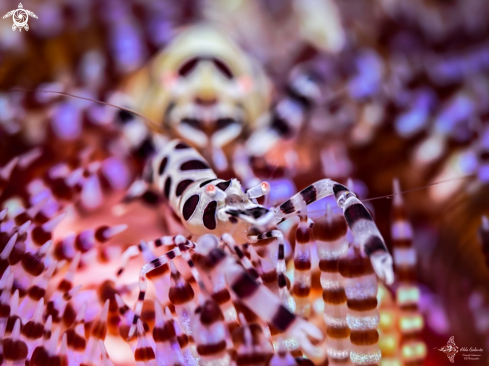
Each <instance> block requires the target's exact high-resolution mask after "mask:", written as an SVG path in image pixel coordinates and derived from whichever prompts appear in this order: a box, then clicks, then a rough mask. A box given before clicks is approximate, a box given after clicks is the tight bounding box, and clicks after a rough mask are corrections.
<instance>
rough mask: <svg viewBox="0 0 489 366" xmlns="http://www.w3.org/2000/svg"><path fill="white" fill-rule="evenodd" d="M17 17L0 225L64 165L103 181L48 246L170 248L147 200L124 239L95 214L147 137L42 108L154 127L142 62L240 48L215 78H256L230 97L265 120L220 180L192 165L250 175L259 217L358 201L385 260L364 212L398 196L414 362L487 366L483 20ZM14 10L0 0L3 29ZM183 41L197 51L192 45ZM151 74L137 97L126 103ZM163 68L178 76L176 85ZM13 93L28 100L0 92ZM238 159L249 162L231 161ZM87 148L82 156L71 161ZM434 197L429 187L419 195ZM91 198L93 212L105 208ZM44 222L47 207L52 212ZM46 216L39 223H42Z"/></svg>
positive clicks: (1, 45)
mask: <svg viewBox="0 0 489 366" xmlns="http://www.w3.org/2000/svg"><path fill="white" fill-rule="evenodd" d="M22 4H23V6H24V9H28V10H30V11H32V12H33V13H34V14H35V15H37V17H38V18H34V17H32V16H31V17H29V21H28V26H29V30H28V31H26V30H25V29H23V30H21V31H19V30H18V29H17V30H15V31H13V30H12V24H13V22H12V18H5V19H2V20H0V166H3V167H5V166H6V165H7V163H8V162H9V161H10V160H11V159H12V158H13V157H14V156H17V155H19V154H24V155H21V156H23V157H24V158H25V161H27V163H25V168H21V167H17V168H16V169H15V170H14V171H13V173H12V175H11V177H10V180H11V182H14V184H8V185H7V186H6V188H5V189H4V190H3V193H2V194H1V196H0V203H1V205H2V207H9V214H13V213H10V209H12V210H13V211H12V212H15V210H19V209H21V208H22V207H23V206H25V201H26V200H28V197H29V194H32V190H33V189H34V190H35V188H33V187H32V186H29V187H30V188H29V187H28V184H27V183H28V182H31V181H33V180H34V179H35V178H36V177H44V178H43V179H44V180H45V181H46V179H47V181H49V182H50V183H49V184H51V183H52V184H54V183H53V181H54V180H56V179H55V178H53V176H52V175H51V176H50V177H48V178H46V174H47V172H48V171H49V169H50V168H51V167H53V166H57V165H58V164H61V163H62V162H68V163H67V164H68V166H69V167H70V169H74V168H75V167H76V166H77V164H79V163H80V161H82V160H83V159H84V158H83V156H90V157H88V158H86V161H85V162H84V163H86V166H87V167H90V164H91V163H93V162H96V161H98V162H100V164H99V165H97V166H94V165H92V166H91V167H92V168H87V169H88V170H89V173H87V175H88V176H87V177H86V180H85V181H84V183H83V184H82V185H81V186H80V187H79V191H81V192H82V193H81V195H82V197H81V200H80V202H78V203H77V204H76V205H75V207H76V210H77V215H78V216H77V219H76V220H72V221H71V223H70V227H67V228H64V229H63V230H64V231H63V230H61V231H59V232H58V233H57V236H58V237H62V236H63V234H64V233H66V232H68V231H71V230H74V229H77V228H82V227H86V226H87V225H88V226H90V225H92V226H93V225H94V223H95V224H99V223H102V222H101V221H104V222H106V223H120V222H124V223H128V222H131V225H129V226H130V227H129V229H128V230H127V233H126V234H125V236H124V238H123V239H121V240H119V242H117V243H114V244H113V245H112V246H113V247H117V246H122V247H123V246H124V245H127V244H130V243H134V242H138V241H139V239H140V238H141V236H142V235H143V234H144V236H145V237H148V236H149V237H151V236H154V235H157V234H158V233H161V232H172V230H173V231H174V230H177V229H172V225H173V223H168V222H166V221H165V220H162V219H161V217H165V215H166V216H167V215H168V212H167V211H165V210H166V209H165V208H164V207H161V205H160V206H156V205H157V203H155V202H152V203H151V202H149V201H151V199H150V198H149V197H146V198H147V200H146V201H147V202H146V203H145V204H139V203H138V204H137V205H140V206H137V207H136V208H134V210H133V211H131V212H130V213H127V214H126V216H125V218H124V220H123V221H120V219H119V218H116V217H115V216H114V215H112V212H111V211H110V209H109V208H108V207H109V206H111V205H113V204H115V203H117V202H118V201H119V200H120V199H121V197H122V196H123V192H124V191H125V190H126V189H127V188H128V187H129V185H130V183H131V182H132V181H133V180H134V179H135V178H137V177H139V176H141V174H142V172H143V170H144V160H145V158H146V157H147V156H148V154H149V153H148V151H152V149H155V146H158V145H157V144H156V145H155V143H154V142H151V141H150V140H151V138H150V137H147V136H146V134H148V135H150V134H151V133H152V132H151V131H153V130H154V128H152V127H148V128H147V130H145V131H144V132H142V133H143V135H144V136H143V137H141V138H139V139H136V140H137V141H130V140H131V139H130V138H128V137H127V136H131V134H133V133H134V132H133V130H131V131H128V130H126V129H125V126H126V125H125V124H124V118H125V115H124V114H123V113H122V112H120V111H117V110H116V109H113V108H109V107H104V106H100V105H97V104H95V103H91V102H89V101H86V100H77V99H73V98H68V97H63V96H59V95H53V94H45V93H42V92H40V91H39V90H40V89H47V90H54V91H60V92H68V93H71V94H74V95H78V96H83V97H86V98H91V99H95V100H101V101H109V102H112V103H114V104H117V105H120V106H122V107H130V108H133V109H135V110H137V111H139V112H141V113H142V114H143V115H144V116H148V117H150V118H152V119H153V120H156V122H159V121H160V120H161V113H163V112H161V111H163V109H161V111H160V112H161V113H160V115H158V113H156V114H152V112H151V110H152V109H151V108H153V107H155V105H156V107H157V108H159V106H160V104H159V103H161V108H163V104H164V103H167V102H166V101H165V99H164V98H163V97H162V98H163V99H158V95H159V93H162V92H161V90H159V89H154V86H153V85H152V84H151V83H152V82H155V83H158V82H160V79H162V78H164V77H165V75H166V74H164V73H163V71H162V74H161V75H158V74H155V71H154V70H155V69H154V68H155V67H156V70H157V66H149V65H156V64H150V62H151V60H155V59H157V58H158V57H159V56H158V55H162V54H163V55H167V54H168V53H169V52H174V53H178V52H182V53H185V52H187V51H185V50H183V51H182V50H179V48H178V44H175V43H172V42H174V40H175V39H176V37H178V35H179V34H182V32H185V30H187V29H191V28H192V27H194V26H195V25H198V24H203V23H205V24H210V25H212V26H213V27H215V28H216V29H218V30H219V32H220V34H222V35H224V36H225V37H227V38H229V39H231V40H232V42H233V43H234V44H235V45H237V46H236V47H237V48H236V49H237V50H238V51H235V52H234V53H233V54H232V55H231V56H230V61H228V63H229V64H230V65H231V66H230V68H231V69H232V71H233V72H234V67H238V66H234V65H233V62H235V63H237V64H238V63H239V62H241V61H240V60H246V62H247V63H248V64H250V65H253V67H252V68H251V69H253V68H255V69H253V70H255V71H252V72H250V71H248V72H247V73H246V72H244V74H245V76H247V77H248V79H246V78H243V79H240V80H245V81H243V83H245V82H250V79H251V82H252V83H254V84H253V86H254V87H255V88H256V92H257V93H258V100H261V101H263V106H262V107H260V108H261V109H260V110H259V112H260V113H258V112H256V113H255V117H256V118H255V120H256V121H262V122H260V123H258V122H256V121H255V120H251V119H249V120H247V121H246V122H243V123H244V127H243V129H242V132H241V133H240V135H239V137H237V138H235V139H233V140H232V141H230V142H228V143H227V144H226V145H224V146H223V147H222V152H223V154H224V155H223V156H224V158H223V159H224V160H226V161H227V163H222V161H221V160H219V158H218V157H219V156H220V155H219V154H220V153H218V152H216V151H214V150H213V152H212V153H209V154H208V155H206V154H207V153H206V149H205V148H203V149H202V153H203V154H204V156H206V157H208V156H209V160H210V161H212V165H213V166H214V167H215V168H216V169H218V170H219V171H221V173H222V174H221V175H222V176H223V177H231V176H233V174H237V171H242V169H245V168H246V167H249V168H250V169H251V171H252V172H251V173H248V176H252V178H250V179H251V180H250V182H251V181H253V179H254V177H257V178H258V179H265V180H269V181H270V182H271V184H272V194H271V196H270V202H269V204H271V205H276V204H278V203H280V202H281V201H283V200H285V199H286V198H287V197H289V196H291V195H292V194H293V193H295V192H296V191H298V190H300V189H302V188H304V187H306V186H307V185H308V184H310V183H312V182H314V181H316V180H318V179H321V178H324V177H328V178H331V179H334V180H337V181H340V182H343V183H347V182H348V184H349V187H350V188H352V189H353V190H354V191H355V192H357V193H358V195H359V197H360V198H361V199H364V200H365V202H366V204H367V205H368V208H369V209H370V210H371V212H372V214H373V215H374V219H375V221H376V223H377V225H378V227H379V229H380V231H381V232H382V234H383V236H384V238H385V240H386V243H387V245H388V246H389V248H390V249H393V243H392V239H391V224H392V220H393V219H392V197H387V198H378V199H375V200H371V201H369V200H368V199H369V198H377V197H381V196H385V195H390V194H392V192H393V188H392V184H393V179H394V178H397V179H399V182H400V186H401V190H412V191H409V192H406V193H405V194H403V199H404V203H405V208H406V211H407V216H408V218H409V221H410V222H411V224H412V226H413V232H414V239H413V247H414V248H415V250H416V258H417V261H416V266H415V269H414V272H415V275H414V278H416V284H417V286H418V288H419V291H420V297H419V302H418V305H417V309H418V311H419V312H420V313H421V314H422V317H423V326H422V327H421V329H422V330H418V333H417V336H418V337H419V338H420V339H422V340H423V341H424V342H425V344H426V358H425V359H424V361H423V363H422V364H425V365H446V364H447V362H448V359H447V357H446V355H445V354H443V353H442V352H440V351H439V350H437V349H434V347H436V348H441V347H442V346H444V345H445V344H446V342H447V340H448V339H449V337H450V336H454V337H455V343H456V344H457V346H458V347H469V348H470V347H474V348H483V349H484V351H483V352H481V357H480V359H479V360H478V361H473V360H466V361H464V360H463V358H462V356H461V355H460V354H459V355H458V356H457V357H458V358H456V362H455V363H459V364H463V365H487V364H489V361H488V360H489V242H488V238H489V235H488V234H487V232H489V225H488V227H486V228H485V229H484V227H483V225H482V223H483V221H482V217H483V215H487V214H488V213H489V188H488V185H487V183H488V182H489V170H488V169H489V2H487V1H485V0H410V1H402V0H371V1H365V0H341V1H334V0H323V1H320V0H305V1H299V0H251V1H241V0H231V1H225V0H207V1H204V0H202V1H199V0H181V1H157V0H154V1H150V0H105V1H98V2H97V1H93V0H59V1H55V0H52V1H49V0H43V1H37V0H28V1H26V2H23V3H22ZM18 6H19V4H18V3H17V2H16V1H10V0H2V2H0V14H6V13H8V12H9V11H11V10H15V9H17V8H18ZM193 37H196V38H197V39H198V37H199V32H198V31H197V32H195V34H194V35H193ZM169 45H171V47H172V48H171V49H170V51H168V46H169ZM165 52H166V53H165ZM233 57H235V58H236V60H234V61H233ZM243 62H244V61H243ZM151 67H153V69H152V70H153V71H152V74H150V75H151V76H150V77H149V78H148V79H150V81H149V82H148V81H146V84H144V85H146V87H144V86H143V87H141V86H138V85H139V84H138V80H140V79H139V78H144V77H142V76H141V75H142V74H144V73H145V72H147V70H148V68H149V69H151ZM162 67H163V68H164V67H167V68H171V67H172V66H168V65H167V66H164V65H163V66H162ZM173 67H175V70H173V72H174V73H180V76H182V72H183V71H182V68H180V69H178V67H177V66H173ZM239 67H241V66H239ZM256 70H258V71H256ZM172 75H173V74H172ZM257 75H258V76H257ZM162 83H163V84H164V82H163V81H162ZM135 85H136V86H135ZM164 85H166V84H164ZM18 87H20V88H28V89H31V90H37V92H29V91H18V90H17V91H15V90H12V89H13V88H18ZM140 88H144V90H145V91H147V90H150V91H151V90H153V91H154V93H153V92H149V93H148V92H145V94H144V102H141V101H138V95H139V98H143V97H142V96H141V95H142V94H140V93H139V92H140V91H141V89H140ZM152 88H153V89H152ZM118 93H119V94H118ZM121 95H130V96H131V97H130V98H129V99H125V97H122V96H121ZM135 95H136V96H135ZM298 95H299V97H298ZM153 97H154V98H155V99H154V101H153V99H152V98H153ZM218 97H219V96H218ZM131 98H132V99H131ZM301 98H302V99H301ZM297 100H302V102H301V103H300V104H299V107H298V106H297V105H294V104H293V102H295V103H296V104H297ZM287 103H288V104H287ZM147 104H150V106H149V107H148V105H147ZM154 116H157V117H154ZM277 116H278V117H277ZM291 116H292V117H291ZM294 116H298V117H294ZM154 118H160V119H154ZM138 119H139V122H144V121H143V119H142V118H139V117H138ZM143 124H144V123H143ZM144 125H145V126H147V125H148V124H147V123H146V124H144ZM138 131H139V130H138ZM270 131H273V137H274V139H275V140H274V143H273V144H270V146H267V148H266V149H261V150H262V151H254V147H256V146H261V145H260V144H261V143H262V140H261V137H260V136H262V135H265V136H268V135H266V134H267V133H270ZM160 132H161V131H160ZM138 133H139V132H138ZM121 135H122V136H123V137H124V136H125V137H124V138H123V143H121V142H120V141H119V140H118V139H119V137H120V136H121ZM181 135H182V133H181V132H178V131H177V130H174V129H173V127H171V126H169V127H168V126H166V127H165V132H163V136H167V137H182V136H181ZM265 139H266V138H265ZM249 141H252V142H249ZM263 141H264V140H263ZM267 141H268V140H267ZM190 142H191V143H192V141H190ZM237 147H242V148H243V149H245V150H246V151H247V153H248V154H247V155H246V156H245V158H244V160H240V158H239V156H240V155H239V154H238V153H236V151H235V150H238V149H237ZM87 148H89V150H90V154H88V155H87V154H85V155H83V154H82V153H83V152H86V149H87ZM257 150H260V149H257ZM250 151H251V152H250ZM29 154H31V155H29ZM243 161H244V163H243ZM221 163H222V164H221ZM220 164H221V165H220ZM223 164H224V165H223ZM243 164H244V166H245V168H243ZM90 169H92V170H90ZM245 170H246V169H245ZM48 175H49V174H48ZM244 175H246V174H244ZM92 176H94V177H96V178H93V179H91V177H92ZM348 179H350V180H348ZM435 182H440V183H439V184H434V185H432V183H435ZM418 188H419V189H418ZM59 189H61V188H59ZM29 192H30V193H29ZM83 192H85V193H83ZM97 192H100V194H98V193H97ZM104 194H105V196H106V197H108V198H102V196H103V195H104ZM155 200H156V199H155ZM148 202H149V203H148ZM149 204H151V205H152V206H151V205H149ZM53 205H54V203H53ZM155 207H157V208H155ZM325 207H326V206H325V203H318V204H315V205H314V208H311V209H310V211H311V216H312V217H313V218H314V213H317V215H316V217H318V215H319V216H320V215H322V214H323V213H324V208H325ZM56 210H57V208H54V206H53V208H52V212H54V211H56ZM45 211H46V215H47V216H49V209H48V208H46V210H45ZM155 212H159V213H155ZM162 212H163V213H162ZM151 215H152V216H151ZM142 217H144V218H145V219H142ZM153 232H154V233H155V234H154V235H152V233H153ZM142 233H143V234H142ZM484 240H485V243H483V242H484ZM484 245H485V246H484ZM109 248H110V247H109ZM115 255H116V256H117V255H120V253H119V254H115ZM107 256H109V257H110V255H109V254H107ZM102 263H103V262H102ZM87 266H90V265H89V264H87ZM136 267H138V265H135V270H134V275H135V276H137V274H136V273H137V268H136ZM94 268H95V267H94ZM96 268H98V270H99V271H104V268H107V267H104V266H103V265H102V266H99V267H96ZM128 276H129V275H128ZM86 278H89V276H88V274H87V277H86ZM134 278H137V277H133V279H134ZM83 281H85V282H86V281H88V282H89V280H85V279H83ZM83 281H82V282H83ZM390 292H391V293H392V294H394V293H395V289H391V290H390ZM109 354H111V352H110V350H109ZM111 356H112V355H111ZM116 363H117V362H116ZM120 364H123V363H120Z"/></svg>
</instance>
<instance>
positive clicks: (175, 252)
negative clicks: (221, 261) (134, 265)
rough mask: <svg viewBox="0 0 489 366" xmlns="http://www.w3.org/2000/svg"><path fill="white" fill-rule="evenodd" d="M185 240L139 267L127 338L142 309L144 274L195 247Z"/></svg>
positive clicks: (133, 331) (144, 284)
mask: <svg viewBox="0 0 489 366" xmlns="http://www.w3.org/2000/svg"><path fill="white" fill-rule="evenodd" d="M178 236H181V235H177V237H178ZM182 237H183V236H182ZM185 241H186V242H185V244H178V246H177V247H176V248H174V249H172V250H170V251H169V252H167V253H165V254H163V255H162V256H160V257H158V258H156V259H154V260H152V261H151V262H149V263H147V264H145V265H144V266H143V268H141V271H140V272H139V296H138V300H137V303H136V308H135V310H134V318H133V322H132V325H131V328H130V329H129V334H128V339H131V337H132V336H133V335H134V333H135V332H136V325H137V322H138V319H139V318H140V316H141V311H142V309H143V303H144V297H145V295H146V290H147V288H148V282H147V279H146V275H147V274H148V273H149V272H151V271H154V270H156V269H157V268H160V267H161V266H163V265H165V264H167V263H168V262H169V261H171V260H172V259H173V258H176V257H178V256H180V255H182V253H183V252H186V251H188V250H189V249H193V248H195V244H194V243H192V242H191V241H188V240H187V239H185Z"/></svg>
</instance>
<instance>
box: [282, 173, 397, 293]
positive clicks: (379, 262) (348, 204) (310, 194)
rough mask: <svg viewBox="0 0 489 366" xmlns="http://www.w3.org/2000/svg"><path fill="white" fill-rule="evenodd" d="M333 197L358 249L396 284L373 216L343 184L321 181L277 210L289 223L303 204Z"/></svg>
mask: <svg viewBox="0 0 489 366" xmlns="http://www.w3.org/2000/svg"><path fill="white" fill-rule="evenodd" d="M332 194H334V196H335V198H336V202H337V203H338V206H339V207H340V208H342V209H343V215H344V216H345V219H346V222H347V223H348V226H349V228H350V230H351V232H352V234H353V236H354V237H355V240H356V242H357V244H358V246H359V247H360V248H361V249H362V251H363V252H364V253H365V254H366V255H367V256H368V257H369V258H370V260H371V262H372V266H373V267H374V270H375V273H376V274H377V276H379V278H380V279H382V280H383V281H385V282H386V283H387V284H388V285H390V284H392V283H393V282H394V271H393V269H392V257H391V256H390V254H389V252H388V251H387V247H386V245H385V243H384V239H383V238H382V235H381V234H380V232H379V229H378V228H377V225H375V222H374V221H373V219H372V216H371V215H370V213H369V212H368V210H367V208H366V207H365V206H364V205H363V203H362V202H360V200H359V199H358V198H357V197H356V196H355V194H354V193H353V192H350V190H349V189H348V188H346V187H345V186H343V185H342V184H339V183H336V182H334V181H332V180H331V179H322V180H320V181H317V182H316V183H314V184H311V185H310V186H309V187H307V188H304V189H303V190H302V191H300V192H299V193H297V194H295V195H294V196H292V197H291V198H290V199H289V200H287V201H285V202H284V203H282V204H281V205H280V206H279V207H278V208H276V209H275V214H276V216H277V217H278V218H280V219H282V220H283V219H287V218H289V217H291V216H293V215H295V214H297V212H298V211H299V210H300V209H301V207H302V202H305V203H306V204H307V205H309V204H311V203H313V202H315V201H317V200H319V199H321V198H324V197H327V196H330V195H332Z"/></svg>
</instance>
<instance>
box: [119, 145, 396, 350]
mask: <svg viewBox="0 0 489 366" xmlns="http://www.w3.org/2000/svg"><path fill="white" fill-rule="evenodd" d="M148 176H149V177H150V178H149V180H150V182H149V183H150V184H151V185H152V186H153V188H154V189H157V190H158V191H159V192H161V193H162V194H163V195H164V196H165V197H166V198H167V200H168V202H169V204H170V206H171V208H172V210H173V211H174V212H175V214H176V215H177V216H178V217H179V218H180V220H181V222H182V224H183V226H184V227H185V228H186V229H187V230H188V231H189V232H190V233H191V234H192V238H194V237H196V238H198V239H197V243H194V242H192V241H191V240H189V239H187V238H185V237H184V236H183V235H177V236H175V237H162V238H159V239H157V240H155V241H153V242H151V243H152V245H153V246H154V247H159V246H166V245H172V246H174V247H173V249H171V250H170V251H168V252H167V253H166V254H164V255H162V256H160V257H154V258H153V259H152V260H150V261H149V262H148V263H147V264H146V265H144V266H143V267H142V269H141V271H140V278H139V281H140V282H139V284H140V293H139V297H138V301H137V304H136V309H135V314H134V321H133V324H132V327H131V330H130V333H129V335H130V336H131V335H132V334H134V332H135V330H136V325H137V321H138V318H139V316H140V315H141V310H142V305H143V301H144V298H145V292H146V287H147V280H146V276H147V275H148V274H149V273H150V272H152V271H154V270H156V269H157V268H160V267H162V266H165V265H167V264H170V267H172V276H173V272H174V266H173V265H172V264H171V263H170V262H171V261H172V259H173V258H175V257H176V256H182V258H183V259H185V260H186V262H187V263H188V265H189V267H190V270H191V273H192V275H193V276H194V278H195V280H196V281H197V283H198V284H199V286H200V290H202V291H201V292H202V294H203V297H201V298H200V300H199V301H200V303H201V304H200V305H201V307H202V306H204V302H203V301H204V300H203V299H204V298H207V299H210V296H208V295H209V294H210V292H211V291H212V290H213V289H208V287H209V286H208V285H206V283H205V278H204V277H206V278H207V277H209V276H214V274H215V273H221V274H222V277H223V278H224V279H225V282H226V288H227V290H228V291H229V292H230V296H231V298H232V299H236V300H238V301H239V302H240V303H242V304H244V305H245V306H247V307H248V308H249V309H252V310H253V312H255V313H256V315H257V316H258V317H259V318H260V319H261V320H263V321H264V322H267V323H268V324H270V325H272V326H273V327H275V328H276V329H278V330H280V331H281V332H283V333H287V334H288V335H290V336H293V337H295V338H296V339H297V340H298V342H299V343H300V345H301V347H302V349H303V350H305V351H306V350H312V349H313V348H314V347H313V346H312V344H311V343H310V339H309V338H308V336H310V337H312V338H319V339H320V338H322V333H321V332H320V331H319V329H317V328H316V327H315V326H314V325H312V324H311V323H309V322H307V321H306V320H304V319H302V318H301V317H299V316H296V315H295V314H293V313H292V312H291V311H290V310H289V308H287V307H286V306H285V305H284V304H283V303H282V302H281V300H280V298H279V296H277V295H276V294H275V293H274V292H273V291H271V290H270V289H268V288H267V287H266V286H264V285H262V283H261V281H260V278H257V275H256V274H254V273H253V272H252V271H249V270H246V269H245V268H247V265H246V263H245V262H244V261H243V263H242V265H241V264H240V261H241V260H242V259H245V260H246V258H243V253H242V252H241V249H240V248H239V246H238V245H234V247H233V245H229V242H230V241H233V242H234V243H250V244H253V243H255V242H257V241H259V240H262V239H273V238H275V239H276V240H277V241H278V243H279V245H282V246H283V240H284V239H283V236H282V233H281V231H280V230H279V229H277V225H278V224H279V223H281V222H283V221H284V220H286V219H288V218H290V217H293V216H296V215H298V213H299V211H300V210H301V209H302V208H303V207H304V208H305V207H306V206H307V205H309V204H311V203H313V202H315V201H317V200H319V199H322V198H324V197H326V196H329V195H334V197H335V199H336V201H337V203H338V206H339V207H340V208H341V209H342V210H343V215H344V217H345V219H346V222H347V224H348V226H349V228H350V230H351V232H352V234H353V236H354V238H355V245H357V246H358V247H359V248H360V249H361V251H363V253H364V254H365V255H366V256H368V257H369V258H370V260H371V263H372V266H373V268H374V270H375V272H376V274H377V276H378V277H379V278H380V279H381V280H383V281H384V282H386V283H387V284H391V283H392V282H393V280H394V274H393V269H392V258H391V256H390V254H389V253H388V251H387V248H386V245H385V243H384V240H383V238H382V236H381V234H380V232H379V230H378V229H377V226H376V224H375V222H374V221H373V219H372V217H371V215H370V213H369V212H368V210H367V209H366V208H365V206H364V205H363V204H362V202H361V201H360V200H359V199H358V198H357V197H356V196H355V194H354V193H353V192H351V191H350V190H349V189H348V188H347V187H345V186H344V185H342V184H339V183H336V182H334V181H332V180H330V179H323V180H320V181H318V182H316V183H314V184H312V185H310V186H308V187H307V188H305V189H303V190H302V191H300V192H299V193H297V194H296V195H294V196H293V197H291V198H290V199H289V200H287V201H285V202H284V203H282V204H281V205H280V206H278V207H275V208H266V207H264V206H263V205H260V204H258V203H257V200H256V198H258V197H260V196H263V195H266V194H267V193H268V192H269V190H270V186H269V185H268V183H266V182H262V183H261V184H259V185H257V186H255V187H253V188H250V189H249V190H247V191H246V192H244V191H243V189H242V187H241V184H240V182H239V181H238V180H237V179H231V180H227V181H226V180H222V179H219V178H218V177H217V176H216V174H215V173H214V172H213V170H212V169H210V167H209V165H208V164H207V162H206V161H205V160H204V159H203V158H202V156H201V155H200V154H199V153H198V152H197V151H196V150H195V149H193V148H191V147H190V146H188V145H187V144H185V143H184V142H182V141H179V140H173V141H171V142H170V143H168V145H167V146H165V148H164V149H162V150H161V151H160V152H159V153H158V154H157V155H156V156H155V157H154V158H153V160H152V162H151V167H150V174H149V175H148ZM207 234H212V235H207ZM230 238H232V239H230ZM222 243H227V244H228V246H229V248H228V247H226V246H225V245H220V244H222ZM139 247H140V248H141V246H139ZM133 249H134V248H133ZM228 249H229V250H228ZM128 251H130V249H128ZM191 252H192V254H191ZM231 253H236V254H237V256H234V255H232V254H231ZM194 263H195V264H194ZM248 269H249V268H248ZM201 277H202V278H201ZM172 278H173V277H172ZM175 283H176V282H175ZM175 283H174V285H175ZM192 296H193V294H192ZM206 301H207V300H206ZM196 312H197V310H196ZM306 353H307V352H306Z"/></svg>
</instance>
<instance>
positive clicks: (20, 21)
mask: <svg viewBox="0 0 489 366" xmlns="http://www.w3.org/2000/svg"><path fill="white" fill-rule="evenodd" d="M29 15H30V16H31V17H34V18H36V19H37V15H36V14H34V13H33V12H32V11H29V10H25V9H24V6H23V5H22V3H20V4H19V8H18V9H15V10H11V11H9V12H8V13H7V14H5V15H4V16H3V19H5V18H8V17H10V16H12V18H13V20H14V24H13V25H12V30H13V31H15V30H16V29H17V28H19V32H21V31H22V28H24V29H25V30H26V31H28V30H29V25H28V24H27V21H28V20H29Z"/></svg>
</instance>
